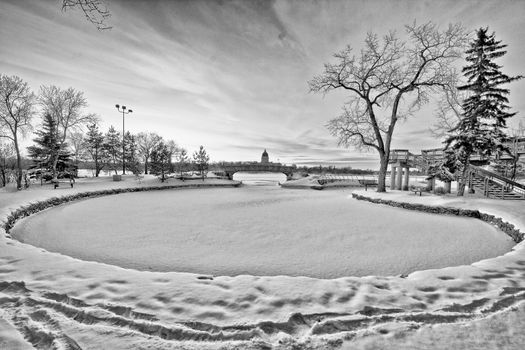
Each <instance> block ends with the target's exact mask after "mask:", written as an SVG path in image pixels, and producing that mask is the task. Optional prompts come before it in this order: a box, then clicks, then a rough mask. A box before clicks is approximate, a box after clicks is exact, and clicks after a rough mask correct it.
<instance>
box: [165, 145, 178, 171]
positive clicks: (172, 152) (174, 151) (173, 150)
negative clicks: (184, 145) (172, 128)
mask: <svg viewBox="0 0 525 350" xmlns="http://www.w3.org/2000/svg"><path fill="white" fill-rule="evenodd" d="M166 146H167V147H168V151H169V152H170V164H171V168H170V173H173V172H175V166H174V165H173V158H174V157H175V156H176V154H177V153H178V152H179V146H178V145H177V143H176V142H175V141H173V140H168V141H166Z"/></svg>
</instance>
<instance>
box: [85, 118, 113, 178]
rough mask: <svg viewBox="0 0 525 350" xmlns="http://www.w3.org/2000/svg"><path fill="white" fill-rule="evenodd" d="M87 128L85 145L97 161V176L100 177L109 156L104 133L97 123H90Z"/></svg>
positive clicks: (95, 161) (92, 157)
mask: <svg viewBox="0 0 525 350" xmlns="http://www.w3.org/2000/svg"><path fill="white" fill-rule="evenodd" d="M87 129H88V131H87V134H86V139H85V147H86V150H87V151H88V153H89V155H90V156H91V160H93V162H94V163H95V177H98V176H99V174H100V171H101V170H102V169H103V168H104V166H105V165H106V163H107V158H108V157H107V152H106V150H105V148H104V135H103V134H102V132H101V131H99V129H98V125H97V124H96V123H93V124H91V125H89V126H88V127H87Z"/></svg>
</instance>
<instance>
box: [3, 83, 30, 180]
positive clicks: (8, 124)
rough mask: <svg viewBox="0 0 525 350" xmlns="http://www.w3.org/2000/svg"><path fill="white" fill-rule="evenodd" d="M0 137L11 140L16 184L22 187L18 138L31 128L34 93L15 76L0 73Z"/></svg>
mask: <svg viewBox="0 0 525 350" xmlns="http://www.w3.org/2000/svg"><path fill="white" fill-rule="evenodd" d="M0 99H1V102H0V137H1V138H7V139H8V140H11V141H12V142H13V146H14V148H15V152H16V167H17V169H18V170H17V176H16V186H17V188H18V189H21V188H22V158H21V155H20V144H19V143H20V139H21V138H22V137H23V136H24V135H25V133H26V132H27V131H28V130H30V129H31V119H32V118H33V115H34V113H35V112H34V105H35V95H34V94H33V93H32V92H31V90H30V89H29V86H28V84H27V83H26V82H24V81H23V80H22V79H21V78H19V77H17V76H11V77H9V76H7V75H0Z"/></svg>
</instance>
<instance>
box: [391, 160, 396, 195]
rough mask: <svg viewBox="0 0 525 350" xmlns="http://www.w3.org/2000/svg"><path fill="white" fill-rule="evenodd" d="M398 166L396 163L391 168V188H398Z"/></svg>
mask: <svg viewBox="0 0 525 350" xmlns="http://www.w3.org/2000/svg"><path fill="white" fill-rule="evenodd" d="M396 168H397V167H395V166H394V165H392V167H391V170H390V190H395V189H396Z"/></svg>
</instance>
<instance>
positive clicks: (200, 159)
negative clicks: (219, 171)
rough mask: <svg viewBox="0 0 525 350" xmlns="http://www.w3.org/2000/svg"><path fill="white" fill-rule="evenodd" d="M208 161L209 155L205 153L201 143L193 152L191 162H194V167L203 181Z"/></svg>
mask: <svg viewBox="0 0 525 350" xmlns="http://www.w3.org/2000/svg"><path fill="white" fill-rule="evenodd" d="M209 161H210V157H209V156H208V154H207V153H206V150H205V149H204V146H202V145H201V146H200V147H199V150H198V151H195V152H193V162H194V163H195V167H196V168H197V170H198V171H199V173H200V174H201V176H202V180H203V181H204V175H205V171H206V170H208V162H209Z"/></svg>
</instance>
